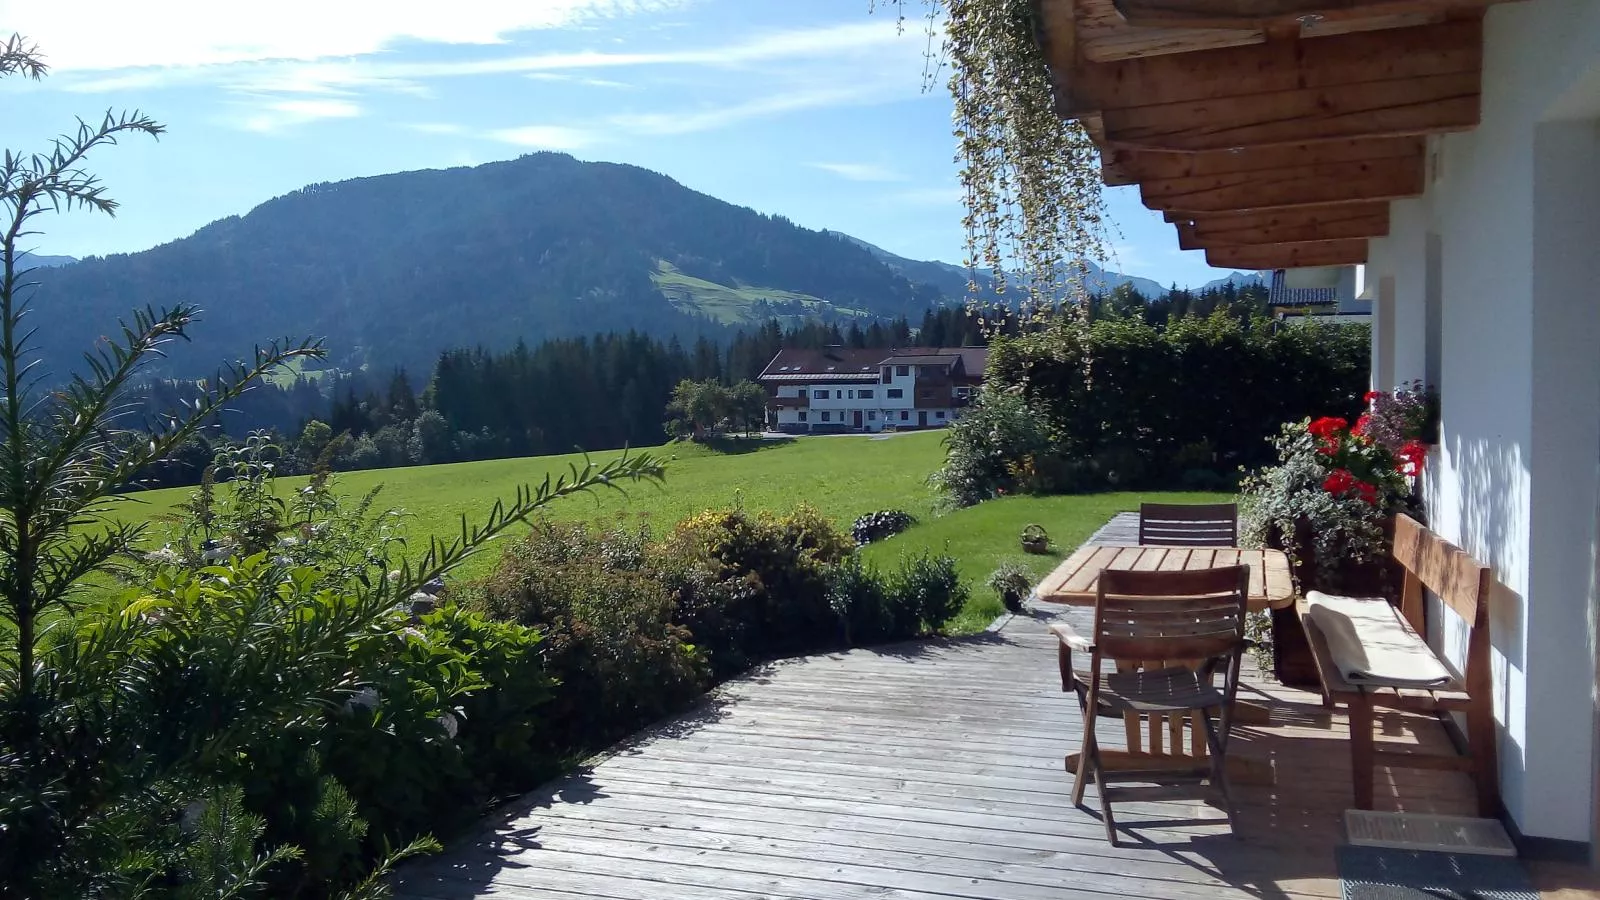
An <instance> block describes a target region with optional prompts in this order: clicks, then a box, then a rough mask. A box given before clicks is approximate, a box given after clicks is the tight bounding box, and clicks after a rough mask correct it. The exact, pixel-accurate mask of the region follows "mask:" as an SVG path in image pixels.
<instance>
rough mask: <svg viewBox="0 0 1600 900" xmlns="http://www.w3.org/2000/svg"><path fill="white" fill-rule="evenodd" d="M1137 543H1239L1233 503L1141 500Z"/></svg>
mask: <svg viewBox="0 0 1600 900" xmlns="http://www.w3.org/2000/svg"><path fill="white" fill-rule="evenodd" d="M1139 544H1140V545H1141V546H1148V545H1152V544H1154V545H1165V546H1169V547H1237V546H1239V505H1238V504H1237V503H1141V504H1139Z"/></svg>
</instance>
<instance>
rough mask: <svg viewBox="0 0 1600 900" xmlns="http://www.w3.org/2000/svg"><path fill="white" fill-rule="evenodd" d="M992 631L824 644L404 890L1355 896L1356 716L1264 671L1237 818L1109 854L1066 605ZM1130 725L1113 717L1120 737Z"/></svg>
mask: <svg viewBox="0 0 1600 900" xmlns="http://www.w3.org/2000/svg"><path fill="white" fill-rule="evenodd" d="M1090 615H1091V612H1090V611H1089V610H1085V609H1064V608H1051V609H1048V610H1045V609H1035V610H1031V611H1030V612H1028V613H1027V614H1025V615H1021V616H1017V617H1015V618H1012V619H1010V620H1009V621H1006V622H1005V623H1004V625H1003V626H1002V627H1000V628H998V629H997V630H994V631H992V632H989V633H986V634H982V635H978V636H974V637H970V638H963V639H954V640H938V641H929V642H917V643H910V644H901V645H896V646H890V647H883V648H878V649H873V650H855V651H851V652H848V653H839V654H830V655H825V656H814V657H809V658H805V659H799V660H792V661H787V662H783V663H779V664H777V665H774V666H771V667H768V668H767V669H765V670H763V671H760V672H758V673H755V674H754V675H752V676H750V677H747V678H744V679H740V680H737V681H734V682H731V683H729V684H727V685H725V686H724V687H723V688H722V689H720V690H719V691H717V692H716V693H715V694H714V695H713V696H712V697H711V698H710V700H709V701H708V702H707V703H706V704H705V705H704V706H703V707H702V708H701V709H699V710H697V711H696V712H694V713H692V714H690V715H687V716H684V717H682V718H680V719H678V720H675V721H672V722H668V723H666V724H664V725H662V726H660V727H659V728H657V729H655V730H654V731H653V732H652V733H649V734H646V735H644V736H642V737H640V738H638V739H637V740H635V741H633V742H631V743H629V744H627V745H625V746H622V747H619V748H617V749H616V752H614V753H612V754H610V755H609V756H607V757H606V758H604V759H603V760H601V761H600V762H598V763H597V764H595V765H594V766H593V767H592V768H589V769H587V770H584V771H582V772H580V773H578V774H575V775H572V776H570V777H567V778H563V779H561V780H559V781H556V782H554V783H552V784H550V785H548V786H546V787H545V788H544V789H542V790H540V791H537V792H535V793H534V794H532V795H530V796H528V797H526V798H524V799H523V800H522V801H520V802H518V803H516V804H513V805H512V806H511V807H509V808H507V809H506V810H505V812H504V814H503V815H502V816H500V817H499V818H498V819H497V820H496V821H494V822H492V823H490V826H489V827H488V828H486V829H485V830H484V831H483V832H482V833H481V834H480V835H478V836H477V837H476V838H475V839H472V840H469V841H467V842H465V843H464V844H462V845H460V846H458V847H457V848H455V849H454V850H453V851H451V852H450V853H447V854H446V855H444V856H441V857H438V858H435V859H430V860H425V861H423V862H421V863H420V864H418V865H415V866H413V867H411V868H409V869H408V871H407V872H406V873H405V875H404V877H403V878H402V879H401V881H400V890H399V895H400V896H402V897H407V898H415V900H422V898H428V900H451V898H466V897H498V898H532V897H541V898H543V897H550V898H578V897H606V898H617V900H628V898H637V900H655V898H660V897H695V898H707V900H750V898H753V897H757V896H759V897H773V898H777V897H782V898H829V900H832V898H840V900H866V898H880V900H881V898H884V897H897V898H902V900H937V898H949V897H959V898H983V900H1017V898H1026V900H1057V898H1060V900H1094V898H1105V897H1108V896H1123V897H1141V898H1160V900H1193V898H1202V897H1204V898H1234V897H1237V898H1241V900H1242V898H1264V897H1265V898H1289V897H1337V896H1339V881H1338V879H1337V878H1336V877H1335V869H1334V847H1335V846H1336V845H1337V844H1339V843H1340V842H1341V840H1342V832H1341V827H1342V826H1341V818H1340V817H1341V813H1342V811H1343V810H1344V809H1345V808H1346V807H1348V806H1350V805H1351V793H1350V792H1351V785H1350V763H1349V759H1350V755H1349V748H1348V746H1347V744H1346V728H1347V726H1346V722H1345V720H1344V718H1343V717H1342V716H1338V715H1334V714H1333V713H1331V712H1330V711H1328V710H1326V709H1324V708H1323V707H1322V706H1321V704H1320V703H1319V700H1318V698H1317V697H1316V696H1315V695H1313V694H1310V693H1307V692H1304V691H1298V690H1293V689H1289V688H1284V687H1282V686H1280V685H1277V684H1275V683H1272V682H1270V681H1268V680H1267V679H1264V678H1262V677H1260V676H1259V675H1251V676H1250V677H1249V678H1248V683H1247V686H1246V687H1245V689H1244V690H1243V691H1242V697H1244V698H1245V699H1252V700H1255V701H1258V702H1264V703H1266V704H1267V705H1268V706H1270V708H1271V721H1270V724H1268V725H1265V726H1249V727H1240V728H1239V729H1238V730H1237V731H1236V732H1235V738H1234V742H1233V747H1232V748H1230V753H1236V754H1237V755H1239V756H1242V757H1247V758H1252V759H1256V760H1259V761H1261V763H1262V764H1263V767H1264V768H1265V770H1266V772H1268V773H1269V774H1268V775H1267V777H1266V782H1267V783H1254V784H1239V783H1236V784H1235V787H1234V796H1235V801H1236V803H1237V804H1238V807H1239V827H1238V830H1237V832H1236V833H1230V832H1229V829H1228V827H1227V824H1226V822H1225V821H1224V820H1223V817H1222V812H1221V811H1220V810H1218V809H1217V808H1215V807H1213V806H1211V805H1208V804H1206V803H1203V802H1200V801H1197V800H1187V799H1172V798H1171V797H1170V796H1169V795H1156V796H1154V797H1153V798H1152V799H1151V800H1149V801H1148V802H1123V803H1119V804H1118V807H1117V810H1118V815H1117V818H1118V822H1119V824H1121V825H1123V826H1124V840H1123V845H1122V846H1120V847H1112V846H1110V845H1109V844H1108V843H1106V840H1105V833H1104V830H1103V828H1102V826H1101V824H1100V821H1099V819H1098V817H1097V814H1096V813H1094V812H1091V811H1090V809H1097V808H1098V807H1097V801H1096V800H1095V798H1094V796H1093V795H1094V789H1093V788H1092V787H1091V788H1090V789H1089V797H1088V798H1087V799H1086V805H1087V806H1088V807H1089V809H1079V808H1074V807H1073V806H1072V805H1071V803H1070V802H1069V799H1068V797H1069V792H1070V791H1071V789H1072V776H1071V775H1070V774H1069V773H1067V772H1065V771H1063V769H1062V758H1063V756H1065V755H1066V754H1068V753H1071V752H1073V751H1075V750H1076V749H1077V748H1078V746H1079V740H1080V734H1081V725H1080V720H1079V718H1078V709H1077V704H1076V703H1075V702H1074V701H1073V700H1072V699H1071V698H1070V697H1069V696H1068V695H1064V694H1062V693H1061V686H1060V681H1059V679H1058V677H1057V675H1056V663H1055V656H1056V642H1055V640H1054V638H1052V637H1051V636H1050V635H1049V634H1047V633H1046V630H1045V629H1046V626H1047V625H1048V624H1049V623H1050V622H1051V621H1053V620H1054V619H1055V618H1056V617H1062V618H1064V619H1066V620H1068V621H1072V622H1074V624H1076V625H1077V626H1078V627H1080V628H1086V627H1087V625H1088V622H1087V617H1088V616H1090ZM1381 726H1382V727H1381V729H1380V731H1381V734H1382V735H1383V740H1385V741H1386V742H1388V743H1390V744H1393V745H1397V746H1399V747H1402V748H1404V747H1406V746H1426V747H1429V748H1438V747H1441V746H1444V745H1445V744H1446V742H1447V738H1446V736H1445V734H1444V732H1443V731H1442V729H1441V728H1440V726H1439V725H1438V724H1437V722H1435V721H1434V720H1432V719H1428V718H1424V717H1418V716H1411V715H1403V714H1391V715H1387V716H1384V717H1382V718H1381ZM1121 732H1122V728H1121V727H1120V725H1112V724H1108V725H1106V727H1104V728H1103V729H1102V730H1101V731H1100V739H1101V742H1102V744H1103V745H1105V746H1107V747H1111V746H1117V745H1119V744H1120V742H1121V740H1122V734H1121ZM1473 796H1474V795H1473V791H1472V786H1471V784H1470V783H1469V782H1468V781H1467V779H1466V777H1465V776H1464V775H1461V774H1458V773H1451V772H1422V771H1412V770H1403V775H1402V774H1399V772H1396V773H1394V774H1390V773H1389V772H1387V771H1383V772H1380V778H1379V782H1378V807H1379V808H1380V809H1393V810H1406V811H1419V812H1436V813H1448V814H1471V813H1472V812H1473Z"/></svg>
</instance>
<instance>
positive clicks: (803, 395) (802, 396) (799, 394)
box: [795, 388, 806, 400]
mask: <svg viewBox="0 0 1600 900" xmlns="http://www.w3.org/2000/svg"><path fill="white" fill-rule="evenodd" d="M795 396H796V397H799V398H800V399H801V400H804V399H805V398H806V389H805V388H801V389H800V390H799V391H798V392H796V393H795Z"/></svg>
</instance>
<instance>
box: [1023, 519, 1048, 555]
mask: <svg viewBox="0 0 1600 900" xmlns="http://www.w3.org/2000/svg"><path fill="white" fill-rule="evenodd" d="M1022 549H1023V552H1025V553H1049V552H1050V535H1048V534H1046V533H1045V530H1044V526H1043V525H1029V526H1028V527H1027V528H1024V529H1022Z"/></svg>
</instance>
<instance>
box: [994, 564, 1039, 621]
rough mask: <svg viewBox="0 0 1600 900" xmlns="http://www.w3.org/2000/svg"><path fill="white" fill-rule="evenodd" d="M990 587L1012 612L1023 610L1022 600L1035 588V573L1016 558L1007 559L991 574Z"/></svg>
mask: <svg viewBox="0 0 1600 900" xmlns="http://www.w3.org/2000/svg"><path fill="white" fill-rule="evenodd" d="M988 584H989V589H990V590H992V591H994V592H995V594H996V595H998V596H999V597H1000V602H1001V603H1003V604H1005V607H1006V609H1008V610H1010V611H1011V612H1021V611H1022V600H1023V598H1025V597H1027V596H1028V593H1029V591H1031V590H1032V589H1033V573H1032V572H1030V571H1028V568H1027V567H1026V566H1024V565H1022V564H1021V563H1019V562H1017V561H1015V560H1009V559H1008V560H1006V561H1005V562H1003V563H1001V564H1000V567H999V568H997V569H995V570H994V571H993V572H992V573H990V574H989V581H988Z"/></svg>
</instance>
